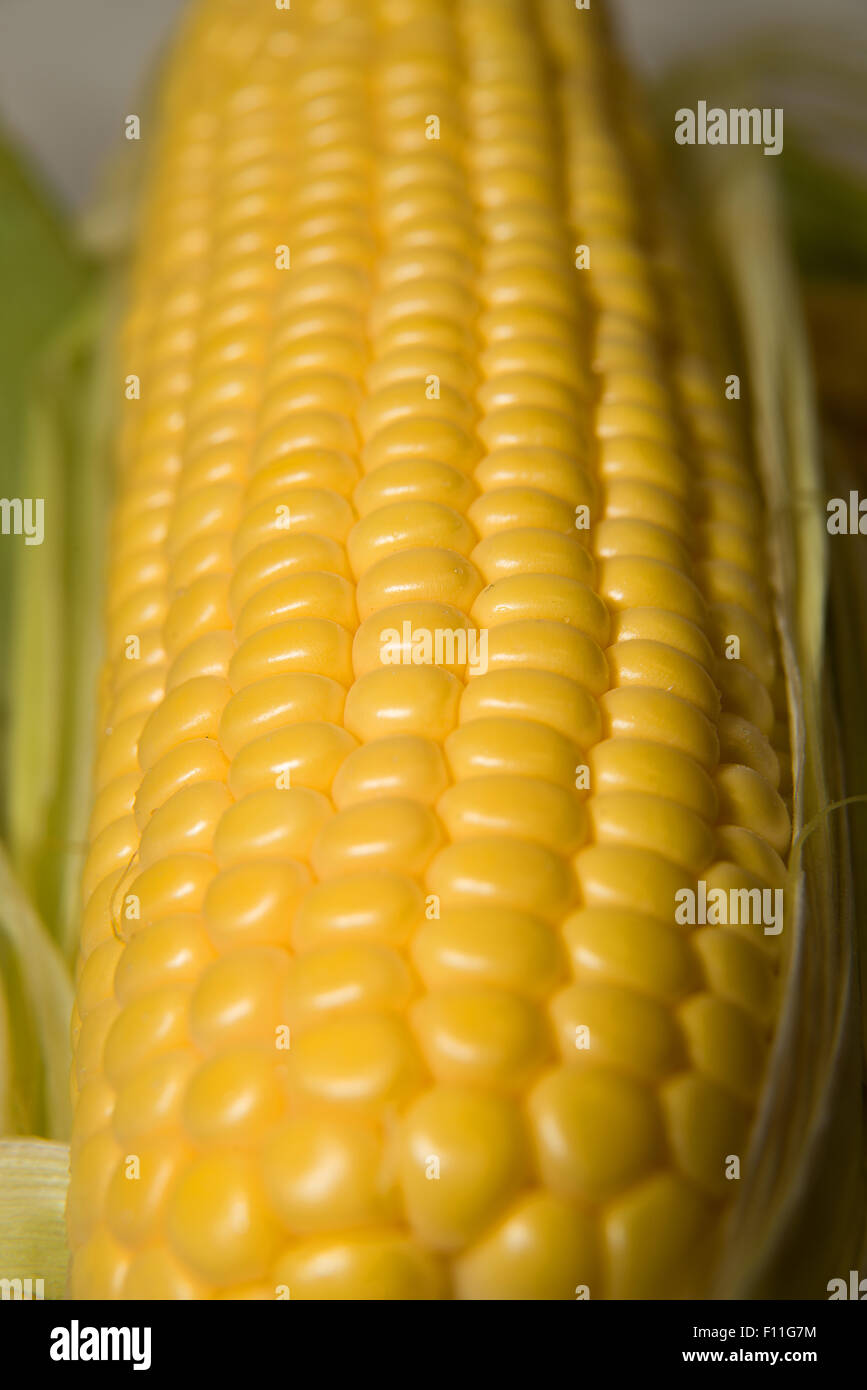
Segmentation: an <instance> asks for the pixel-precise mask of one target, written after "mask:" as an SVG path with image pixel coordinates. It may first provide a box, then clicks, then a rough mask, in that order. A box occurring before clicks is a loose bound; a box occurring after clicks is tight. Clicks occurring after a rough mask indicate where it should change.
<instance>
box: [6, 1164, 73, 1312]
mask: <svg viewBox="0 0 867 1390" xmlns="http://www.w3.org/2000/svg"><path fill="white" fill-rule="evenodd" d="M68 1182H69V1147H68V1145H66V1144H57V1143H50V1142H49V1141H48V1140H46V1139H0V1279H21V1280H26V1279H30V1280H34V1281H35V1280H39V1279H41V1280H42V1283H43V1288H42V1289H41V1290H39V1293H37V1288H36V1285H35V1284H33V1285H32V1287H31V1296H32V1297H34V1298H35V1297H37V1296H40V1295H41V1296H43V1297H44V1298H46V1299H61V1298H63V1295H64V1290H65V1286H66V1268H67V1262H68V1259H69V1254H68V1250H67V1244H66V1226H65V1220H64V1208H65V1205H66V1189H67V1185H68Z"/></svg>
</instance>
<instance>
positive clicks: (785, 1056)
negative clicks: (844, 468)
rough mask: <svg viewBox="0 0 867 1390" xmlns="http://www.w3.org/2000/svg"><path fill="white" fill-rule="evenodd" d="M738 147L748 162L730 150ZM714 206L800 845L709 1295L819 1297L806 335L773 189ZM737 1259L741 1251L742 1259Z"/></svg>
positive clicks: (850, 922) (833, 945)
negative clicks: (742, 1169)
mask: <svg viewBox="0 0 867 1390" xmlns="http://www.w3.org/2000/svg"><path fill="white" fill-rule="evenodd" d="M741 153H742V154H743V152H741ZM725 171H726V172H725V177H723V178H721V177H720V170H719V168H717V170H716V177H715V180H714V184H713V187H712V189H711V190H709V191H708V192H707V194H706V196H707V197H708V198H709V202H710V206H711V208H712V213H713V221H714V226H715V229H716V232H717V239H718V245H719V248H720V253H721V256H722V260H723V264H724V268H725V271H726V273H727V277H728V281H729V284H730V286H731V289H732V292H733V295H734V301H735V304H736V307H737V311H738V315H739V322H740V327H741V332H742V337H743V343H744V347H745V351H746V354H747V361H748V364H749V384H750V393H751V398H752V402H753V433H754V441H755V452H756V457H757V461H758V465H759V469H760V473H761V476H762V479H763V483H764V488H765V494H766V497H767V501H768V507H769V531H770V534H769V550H770V557H771V565H772V576H773V580H774V586H775V593H776V610H777V614H776V615H777V625H778V629H779V632H780V637H781V645H782V650H783V659H784V665H785V672H786V679H787V684H788V688H789V696H790V709H791V726H790V731H791V740H792V749H793V760H794V807H793V823H794V833H795V848H794V850H793V853H792V856H791V861H790V881H789V888H788V891H787V900H786V923H787V932H786V937H785V939H784V944H785V947H786V961H785V965H784V977H783V979H782V981H781V997H782V999H783V1000H784V1001H785V1003H784V1008H783V1013H782V1016H781V1018H780V1020H779V1025H778V1029H777V1034H776V1037H775V1041H774V1045H773V1049H772V1054H771V1060H770V1063H769V1069H768V1074H767V1076H766V1079H765V1085H764V1088H763V1094H762V1101H761V1104H760V1109H759V1114H758V1117H757V1121H756V1125H755V1129H754V1131H753V1136H752V1141H751V1146H750V1154H749V1157H748V1162H747V1165H746V1172H747V1177H746V1179H745V1180H744V1181H743V1184H742V1188H741V1192H740V1194H739V1200H738V1201H737V1203H736V1205H735V1208H734V1211H733V1214H732V1220H731V1223H730V1226H729V1231H728V1247H727V1250H726V1252H725V1254H724V1258H723V1260H722V1263H721V1268H720V1272H719V1277H718V1285H717V1291H718V1296H726V1297H759V1298H761V1297H778V1298H779V1297H784V1298H819V1297H827V1292H826V1286H827V1281H828V1280H829V1279H830V1278H833V1277H837V1276H838V1275H840V1274H841V1273H845V1271H846V1270H848V1269H849V1268H850V1267H852V1265H851V1261H852V1260H853V1259H854V1258H856V1257H857V1252H858V1236H859V1232H860V1230H861V1229H863V1222H864V1185H863V1172H862V1158H861V1155H862V1152H863V1138H864V1121H863V1113H862V1105H863V1100H862V1091H861V1082H862V1058H861V1051H860V1035H859V1027H858V989H857V973H856V965H855V926H854V915H853V898H852V885H851V871H850V863H849V849H848V839H847V835H846V824H845V819H844V818H843V817H842V816H841V815H840V814H839V813H838V812H834V811H830V810H829V807H830V806H831V805H832V803H834V802H836V801H838V800H839V799H840V798H841V797H842V795H843V791H844V783H843V777H842V766H841V758H840V746H839V731H838V729H837V726H836V723H835V718H834V711H833V707H832V704H831V701H830V698H829V696H830V690H829V682H828V677H827V664H826V630H825V619H826V607H827V598H828V582H829V580H828V544H827V543H828V535H827V531H826V528H825V519H826V514H825V505H824V498H825V487H824V481H823V476H822V466H821V458H820V447H819V437H818V427H817V417H816V411H815V402H814V399H813V390H812V384H811V370H810V363H809V354H808V350H807V344H806V336H805V332H804V327H803V321H802V313H801V308H800V301H799V296H798V292H797V286H796V283H795V278H794V273H793V267H792V264H791V261H790V257H789V253H788V250H787V243H786V237H785V233H784V230H783V226H782V221H781V216H780V210H779V205H778V202H777V198H776V196H775V192H774V188H773V184H772V182H771V180H770V179H769V177H768V175H767V173H766V172H765V171H764V169H763V167H762V165H761V164H758V163H756V161H755V159H752V160H750V159H748V158H743V157H740V158H739V157H737V156H735V157H732V158H731V159H729V160H728V161H727V162H726V165H725ZM745 1252H746V1255H745Z"/></svg>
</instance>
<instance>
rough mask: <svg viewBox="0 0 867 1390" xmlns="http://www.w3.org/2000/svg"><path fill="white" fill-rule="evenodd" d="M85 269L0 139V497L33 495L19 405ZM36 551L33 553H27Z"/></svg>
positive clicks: (0, 797)
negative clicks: (0, 325)
mask: <svg viewBox="0 0 867 1390" xmlns="http://www.w3.org/2000/svg"><path fill="white" fill-rule="evenodd" d="M87 277H88V272H87V268H86V266H85V264H84V262H83V260H82V258H81V257H80V255H79V254H78V253H77V251H76V250H75V248H74V246H73V244H72V240H71V238H70V236H69V233H68V230H67V228H66V227H65V225H64V223H63V220H62V219H61V217H60V216H59V215H58V213H57V212H56V211H55V209H54V207H53V206H52V204H51V203H50V201H49V200H48V199H47V197H46V196H45V194H44V192H43V190H42V189H41V188H40V187H39V186H38V185H37V183H36V182H35V180H33V179H32V178H31V176H30V175H29V173H28V172H27V171H26V170H25V168H24V166H23V165H22V163H21V162H20V161H19V159H18V158H17V156H16V155H15V154H14V153H13V151H12V150H11V148H10V147H9V146H8V145H7V144H6V143H5V141H3V140H2V139H0V303H2V305H3V332H2V333H0V496H3V497H8V498H13V497H32V496H35V495H37V494H36V493H35V492H34V490H33V489H32V487H31V484H30V479H29V478H28V475H27V470H26V466H25V463H24V460H23V458H22V452H21V451H22V442H23V437H24V410H23V403H24V400H25V398H26V393H27V388H28V385H29V382H30V380H31V377H32V372H33V368H34V364H35V362H36V360H37V358H38V356H39V353H40V351H41V350H42V347H43V345H44V343H45V342H46V341H47V339H48V337H49V336H50V334H51V333H52V332H53V331H54V329H55V328H56V326H57V325H58V324H59V323H60V322H61V320H62V319H63V318H64V316H65V315H66V314H68V313H69V312H70V311H71V310H72V308H73V306H74V305H75V303H76V302H77V301H78V299H79V297H80V296H81V295H82V293H83V292H84V291H85V288H86V284H87ZM22 545H23V540H22V538H21V537H14V536H3V537H0V650H2V651H3V652H5V653H7V654H8V653H9V650H10V631H11V608H10V596H11V595H12V594H13V582H12V570H13V565H14V564H15V562H16V559H17V558H18V556H17V552H18V550H20V549H21V547H22ZM33 549H35V547H33V548H31V553H32V550H33ZM10 669H11V661H9V660H6V661H4V662H3V663H2V670H0V834H2V833H5V832H6V830H7V828H8V824H9V807H8V800H7V796H6V792H5V789H6V788H7V787H8V777H7V768H8V762H7V757H6V754H7V751H8V748H9V738H8V721H9V717H10V702H11V694H10V690H9V685H8V679H7V676H6V673H8V672H9V671H10Z"/></svg>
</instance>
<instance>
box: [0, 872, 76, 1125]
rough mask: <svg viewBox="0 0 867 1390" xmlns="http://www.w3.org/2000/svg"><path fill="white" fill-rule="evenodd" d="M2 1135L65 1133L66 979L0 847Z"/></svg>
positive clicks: (60, 960)
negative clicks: (3, 1025)
mask: <svg viewBox="0 0 867 1390" xmlns="http://www.w3.org/2000/svg"><path fill="white" fill-rule="evenodd" d="M0 989H2V994H3V1008H2V1010H0V1022H2V1023H4V1024H5V1028H4V1040H3V1042H2V1043H0V1060H2V1061H3V1063H4V1065H3V1072H2V1076H0V1098H2V1101H3V1107H4V1108H3V1112H2V1113H0V1133H4V1134H43V1135H46V1136H47V1137H48V1138H52V1139H63V1138H65V1137H66V1136H67V1134H68V1132H69V1122H70V1105H69V1067H70V1060H71V1058H70V1047H69V1020H70V1017H71V1015H72V981H71V978H70V974H69V971H68V969H67V967H66V964H65V962H64V960H63V957H62V956H61V954H60V952H59V951H58V949H57V947H56V945H55V944H54V942H53V941H52V940H51V937H50V936H49V934H48V932H47V931H46V928H45V926H44V924H43V922H42V921H41V920H40V918H39V917H38V915H37V914H36V912H35V911H34V909H33V906H32V904H31V902H30V900H29V898H28V896H27V894H26V893H25V892H24V891H23V890H22V888H21V886H20V884H19V883H18V882H17V881H16V878H15V875H14V873H13V871H12V866H11V864H10V862H9V859H8V856H7V855H6V853H5V851H4V850H3V849H2V848H0Z"/></svg>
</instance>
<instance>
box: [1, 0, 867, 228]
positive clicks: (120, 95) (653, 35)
mask: <svg viewBox="0 0 867 1390" xmlns="http://www.w3.org/2000/svg"><path fill="white" fill-rule="evenodd" d="M254 2H255V0H250V3H254ZM613 3H614V8H615V11H616V13H617V14H618V16H619V17H620V20H621V31H622V33H623V36H624V38H625V39H626V41H627V43H628V45H629V47H630V49H631V50H632V52H633V54H634V56H635V58H636V60H637V61H638V62H639V63H643V64H644V65H646V66H648V67H650V68H655V67H659V66H660V65H664V63H665V62H666V61H668V59H670V58H671V57H672V56H674V55H677V54H682V53H687V52H690V51H692V50H695V49H696V48H704V49H713V48H718V47H720V46H721V45H722V44H727V45H728V44H731V43H732V42H733V41H736V40H737V39H738V38H739V37H740V36H741V35H744V34H749V33H750V32H752V31H755V30H756V29H757V28H758V29H769V30H771V31H772V32H773V30H774V29H775V28H776V29H778V30H779V31H781V32H782V31H785V30H789V29H792V28H793V27H794V26H795V25H797V24H804V23H812V24H817V23H821V24H823V25H825V26H831V27H832V28H833V29H835V30H836V31H837V32H838V33H843V34H844V35H847V36H851V38H852V41H853V43H854V42H855V38H856V35H861V36H862V38H863V37H864V36H865V20H867V0H613ZM183 4H184V0H0V119H2V120H3V122H4V123H5V124H6V126H7V128H8V127H11V128H12V130H13V132H14V133H15V135H16V137H17V139H18V141H19V143H20V144H22V145H23V146H24V147H25V149H26V150H27V151H28V152H29V153H30V154H31V155H32V156H35V158H36V159H37V161H38V163H39V164H40V165H41V166H42V169H43V170H44V172H45V173H46V175H47V176H48V179H49V181H50V182H51V183H52V184H53V185H54V186H55V188H57V189H58V190H59V191H60V193H61V194H62V196H63V197H64V199H65V200H67V201H68V202H70V203H81V202H82V201H84V199H85V198H86V197H87V194H88V193H89V191H90V189H91V187H92V183H93V178H94V174H95V170H96V169H97V168H98V166H99V163H100V161H101V160H102V158H103V157H104V155H105V154H106V152H107V151H108V150H110V149H111V148H112V146H113V145H115V144H116V142H117V139H118V136H119V133H120V130H121V122H122V118H123V116H124V115H125V114H126V113H127V112H128V111H130V110H135V95H136V92H137V91H138V90H139V84H140V83H141V81H142V80H143V78H144V77H145V76H146V74H147V73H148V70H149V68H150V66H151V64H152V62H153V58H154V55H155V54H156V52H157V51H158V49H159V46H160V44H161V43H163V42H164V40H165V37H166V35H167V34H168V33H170V31H171V28H172V24H173V22H174V20H175V19H176V17H177V15H178V13H179V12H180V10H181V9H182V8H183Z"/></svg>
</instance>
